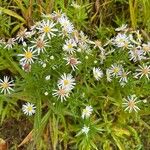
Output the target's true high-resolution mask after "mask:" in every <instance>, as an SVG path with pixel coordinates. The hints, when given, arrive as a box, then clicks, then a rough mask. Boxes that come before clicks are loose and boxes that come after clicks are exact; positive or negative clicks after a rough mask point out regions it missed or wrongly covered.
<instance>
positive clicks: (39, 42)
mask: <svg viewBox="0 0 150 150" xmlns="http://www.w3.org/2000/svg"><path fill="white" fill-rule="evenodd" d="M36 46H37V48H43V47H44V41H42V40H39V41H37V43H36Z"/></svg>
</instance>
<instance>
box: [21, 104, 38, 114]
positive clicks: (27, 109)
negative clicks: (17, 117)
mask: <svg viewBox="0 0 150 150" xmlns="http://www.w3.org/2000/svg"><path fill="white" fill-rule="evenodd" d="M35 108H36V107H35V106H34V104H32V103H29V102H27V103H26V104H23V105H22V111H23V113H24V114H25V115H28V116H32V115H33V114H34V113H35Z"/></svg>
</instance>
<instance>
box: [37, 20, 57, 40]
mask: <svg viewBox="0 0 150 150" xmlns="http://www.w3.org/2000/svg"><path fill="white" fill-rule="evenodd" d="M55 25H56V24H55V23H54V22H52V21H50V20H47V21H45V20H43V21H42V22H41V24H40V25H39V26H38V27H37V29H38V30H39V33H40V34H41V36H42V38H44V37H45V36H47V37H48V38H49V39H51V37H53V36H56V34H55V32H57V31H58V29H56V28H54V26H55Z"/></svg>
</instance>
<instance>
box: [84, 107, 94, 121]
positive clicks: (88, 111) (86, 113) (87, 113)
mask: <svg viewBox="0 0 150 150" xmlns="http://www.w3.org/2000/svg"><path fill="white" fill-rule="evenodd" d="M92 111H93V108H92V106H86V107H85V109H83V111H82V118H83V119H84V118H89V117H90V115H91V114H92Z"/></svg>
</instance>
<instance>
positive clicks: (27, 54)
mask: <svg viewBox="0 0 150 150" xmlns="http://www.w3.org/2000/svg"><path fill="white" fill-rule="evenodd" d="M23 50H24V54H18V56H21V57H23V58H21V59H20V62H22V63H25V64H28V63H29V64H31V63H33V62H34V59H37V57H36V56H37V55H36V54H35V53H36V50H33V49H30V48H28V49H27V50H26V49H23Z"/></svg>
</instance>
